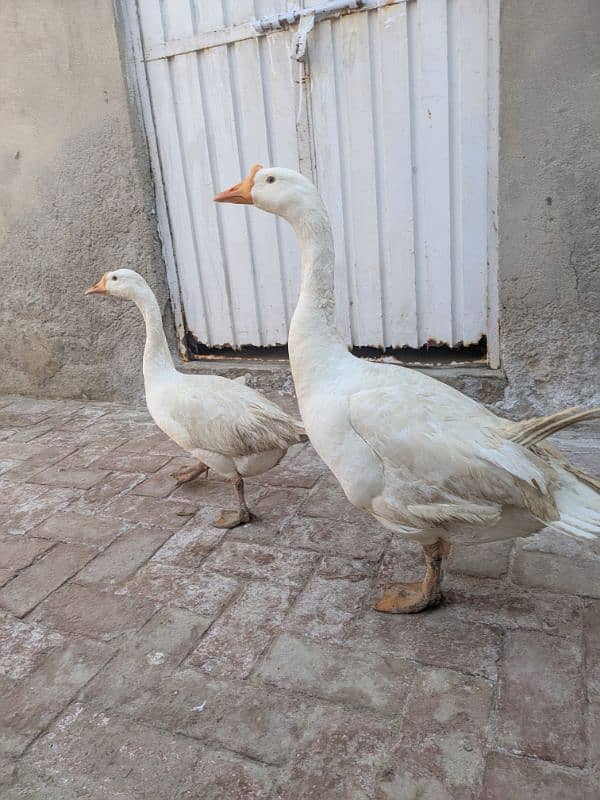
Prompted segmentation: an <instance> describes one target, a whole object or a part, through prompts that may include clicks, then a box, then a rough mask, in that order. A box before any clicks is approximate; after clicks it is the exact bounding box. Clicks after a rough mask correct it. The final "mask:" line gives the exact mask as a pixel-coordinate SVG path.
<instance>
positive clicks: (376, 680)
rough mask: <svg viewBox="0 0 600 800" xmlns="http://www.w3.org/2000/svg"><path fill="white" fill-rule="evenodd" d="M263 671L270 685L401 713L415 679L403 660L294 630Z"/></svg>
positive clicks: (278, 643) (410, 666)
mask: <svg viewBox="0 0 600 800" xmlns="http://www.w3.org/2000/svg"><path fill="white" fill-rule="evenodd" d="M258 674H259V675H260V678H261V679H262V680H264V681H266V682H268V683H273V684H275V685H276V686H279V687H285V688H287V689H292V690H293V691H300V692H304V693H307V694H310V695H312V696H315V697H321V698H324V699H326V700H332V701H334V702H337V703H343V704H345V705H350V706H354V707H357V708H367V709H371V710H376V711H379V712H382V713H392V714H393V713H399V711H400V710H401V709H402V706H403V705H404V702H405V700H406V696H407V693H408V692H409V690H410V687H411V685H412V681H413V679H414V665H413V664H412V663H411V662H409V661H406V660H404V659H401V658H392V657H388V658H385V659H383V658H380V657H379V656H373V655H368V654H366V653H365V654H362V655H358V654H356V653H352V654H350V653H349V652H348V651H347V650H343V649H338V648H333V647H329V646H326V645H323V644H320V643H317V642H313V641H310V640H308V639H299V638H297V637H294V636H290V635H289V634H283V635H282V636H280V637H279V638H278V639H277V641H276V642H275V644H274V645H273V646H272V647H271V650H270V652H269V654H268V655H267V657H266V658H265V659H264V661H263V663H262V664H261V666H260V668H259V671H258Z"/></svg>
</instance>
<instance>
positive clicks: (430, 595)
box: [375, 539, 450, 614]
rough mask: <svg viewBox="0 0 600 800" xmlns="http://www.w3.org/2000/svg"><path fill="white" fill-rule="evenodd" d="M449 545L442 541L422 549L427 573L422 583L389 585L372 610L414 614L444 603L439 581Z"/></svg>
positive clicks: (439, 540) (440, 581) (440, 580)
mask: <svg viewBox="0 0 600 800" xmlns="http://www.w3.org/2000/svg"><path fill="white" fill-rule="evenodd" d="M449 551H450V545H449V544H448V543H447V542H444V541H443V540H442V539H438V540H437V541H436V542H434V543H433V544H426V545H423V556H424V558H425V565H426V572H425V577H424V578H423V580H422V581H416V582H415V583H392V584H391V585H390V586H387V587H386V588H385V589H384V592H383V597H382V598H381V599H380V600H379V602H378V603H377V604H376V606H375V610H376V611H381V612H383V613H384V614H416V613H417V612H418V611H424V610H425V609H426V608H433V607H435V606H437V605H439V604H440V603H441V601H442V599H443V595H442V578H443V573H444V559H445V557H446V556H447V555H448V552H449Z"/></svg>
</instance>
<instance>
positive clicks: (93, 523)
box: [31, 509, 131, 547]
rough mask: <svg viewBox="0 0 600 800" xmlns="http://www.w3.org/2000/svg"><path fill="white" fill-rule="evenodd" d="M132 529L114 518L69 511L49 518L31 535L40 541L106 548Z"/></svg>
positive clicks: (129, 525) (128, 524)
mask: <svg viewBox="0 0 600 800" xmlns="http://www.w3.org/2000/svg"><path fill="white" fill-rule="evenodd" d="M130 527H131V524H130V523H127V522H123V521H122V520H118V519H114V518H112V517H101V516H99V515H92V514H81V513H80V512H78V511H72V510H71V509H67V510H66V511H59V512H58V513H57V514H53V515H52V516H51V517H48V519H47V520H45V521H44V522H42V524H41V525H38V526H37V528H34V529H33V530H32V531H31V535H32V536H35V537H37V538H38V539H50V540H53V541H60V542H68V543H71V544H87V545H90V546H91V547H106V546H107V545H109V544H110V543H111V542H112V541H114V540H115V539H116V538H117V536H120V535H121V534H122V533H124V532H125V531H126V530H128V528H130Z"/></svg>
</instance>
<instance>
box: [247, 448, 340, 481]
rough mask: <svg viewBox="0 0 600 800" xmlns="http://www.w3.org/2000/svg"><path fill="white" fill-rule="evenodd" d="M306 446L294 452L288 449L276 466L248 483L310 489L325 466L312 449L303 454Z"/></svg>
mask: <svg viewBox="0 0 600 800" xmlns="http://www.w3.org/2000/svg"><path fill="white" fill-rule="evenodd" d="M306 448H307V445H303V446H302V449H301V451H300V452H298V453H295V454H291V453H290V452H289V451H288V454H287V455H286V457H285V458H284V459H283V460H282V461H280V463H279V464H278V465H277V466H276V467H274V468H273V469H270V470H269V471H268V472H265V473H264V474H263V475H257V476H256V477H255V478H250V479H249V481H248V483H257V484H260V485H261V486H264V485H268V486H287V487H292V486H294V487H297V488H302V489H311V488H312V487H313V486H314V485H315V483H316V482H317V481H318V480H319V478H320V477H321V475H322V474H323V472H325V470H326V469H327V467H326V466H325V464H323V462H322V461H321V460H320V459H319V457H318V456H317V455H316V453H315V452H314V451H312V453H311V454H307V455H305V454H304V453H305V450H306ZM311 449H312V448H311ZM319 462H320V463H319Z"/></svg>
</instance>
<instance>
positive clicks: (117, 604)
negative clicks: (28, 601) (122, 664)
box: [31, 583, 156, 642]
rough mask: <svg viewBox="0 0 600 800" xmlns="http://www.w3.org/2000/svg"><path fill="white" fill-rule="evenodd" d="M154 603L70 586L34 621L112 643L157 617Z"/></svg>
mask: <svg viewBox="0 0 600 800" xmlns="http://www.w3.org/2000/svg"><path fill="white" fill-rule="evenodd" d="M155 610H156V606H155V604H154V603H153V602H152V601H149V600H145V599H143V598H139V597H126V596H122V595H121V596H117V595H114V594H112V593H111V592H106V591H101V590H99V589H98V588H96V587H90V586H79V585H78V584H74V583H68V584H65V585H64V586H61V588H60V589H57V590H56V591H55V592H53V594H51V595H50V597H49V598H47V600H45V601H44V602H42V603H41V604H40V605H39V606H38V607H37V608H36V610H35V612H34V613H33V615H32V617H31V619H33V620H35V621H37V622H41V623H43V624H45V625H49V626H51V627H53V628H57V629H58V630H60V631H64V632H66V633H70V634H79V635H80V636H90V637H92V638H93V639H103V640H104V641H107V642H108V641H110V640H111V639H116V638H118V637H120V636H123V634H128V633H133V632H135V631H137V630H139V629H140V628H141V627H142V625H143V624H144V623H145V622H147V621H148V620H149V619H150V617H151V616H152V615H153V614H154V612H155Z"/></svg>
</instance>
